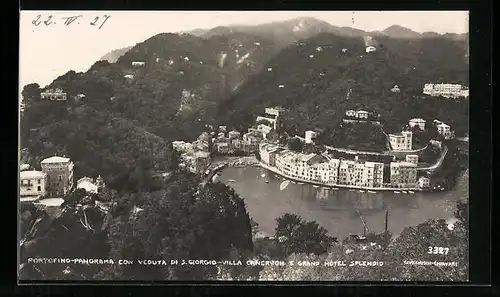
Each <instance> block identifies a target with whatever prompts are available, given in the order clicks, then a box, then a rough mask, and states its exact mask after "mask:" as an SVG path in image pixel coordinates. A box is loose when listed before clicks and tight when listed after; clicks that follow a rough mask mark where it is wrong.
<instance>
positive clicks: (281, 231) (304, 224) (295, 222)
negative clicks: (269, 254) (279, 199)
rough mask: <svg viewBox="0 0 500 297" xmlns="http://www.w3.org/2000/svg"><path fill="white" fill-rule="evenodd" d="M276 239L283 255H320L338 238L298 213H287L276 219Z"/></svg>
mask: <svg viewBox="0 0 500 297" xmlns="http://www.w3.org/2000/svg"><path fill="white" fill-rule="evenodd" d="M276 222H277V226H276V231H275V240H277V245H278V247H279V248H280V249H281V253H282V256H284V257H287V256H289V255H290V254H292V253H308V254H309V253H314V254H317V255H320V254H322V253H324V252H326V251H327V250H328V248H329V247H330V246H331V245H332V244H333V243H334V242H335V241H336V240H337V239H336V238H335V237H331V236H329V235H328V231H327V230H326V229H325V228H323V227H321V226H319V224H318V223H317V222H314V221H309V222H308V221H304V220H303V219H302V218H301V217H300V216H298V215H296V214H290V213H286V214H284V215H282V216H280V217H279V218H277V219H276Z"/></svg>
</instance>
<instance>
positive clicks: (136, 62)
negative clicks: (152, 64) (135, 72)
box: [132, 61, 146, 66]
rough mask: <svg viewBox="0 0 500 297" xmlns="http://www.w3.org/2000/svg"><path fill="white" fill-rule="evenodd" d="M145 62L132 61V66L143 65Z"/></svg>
mask: <svg viewBox="0 0 500 297" xmlns="http://www.w3.org/2000/svg"><path fill="white" fill-rule="evenodd" d="M145 64H146V63H145V62H142V61H133V62H132V66H144V65H145Z"/></svg>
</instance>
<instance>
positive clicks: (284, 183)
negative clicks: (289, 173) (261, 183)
mask: <svg viewBox="0 0 500 297" xmlns="http://www.w3.org/2000/svg"><path fill="white" fill-rule="evenodd" d="M289 184H290V181H288V180H285V181H284V182H282V183H281V184H280V191H283V190H284V189H285V188H286V187H288V185H289Z"/></svg>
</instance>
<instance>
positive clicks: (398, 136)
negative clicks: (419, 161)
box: [389, 131, 413, 151]
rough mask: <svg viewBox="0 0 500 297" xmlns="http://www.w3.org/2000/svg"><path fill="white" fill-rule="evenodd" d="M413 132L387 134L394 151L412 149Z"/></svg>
mask: <svg viewBox="0 0 500 297" xmlns="http://www.w3.org/2000/svg"><path fill="white" fill-rule="evenodd" d="M412 138H413V133H412V132H411V131H402V132H400V133H393V134H389V143H390V144H391V148H392V150H394V151H410V150H411V149H412Z"/></svg>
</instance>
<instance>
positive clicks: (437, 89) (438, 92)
mask: <svg viewBox="0 0 500 297" xmlns="http://www.w3.org/2000/svg"><path fill="white" fill-rule="evenodd" d="M423 93H424V94H426V95H430V96H442V97H446V98H459V97H465V98H468V97H469V88H468V87H466V86H462V85H460V84H425V85H424V89H423Z"/></svg>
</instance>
